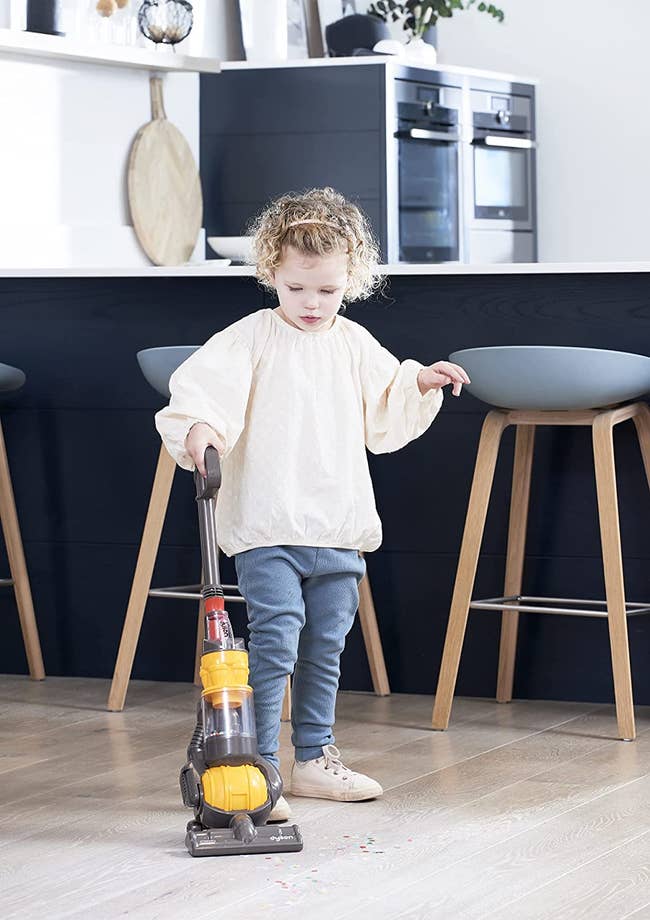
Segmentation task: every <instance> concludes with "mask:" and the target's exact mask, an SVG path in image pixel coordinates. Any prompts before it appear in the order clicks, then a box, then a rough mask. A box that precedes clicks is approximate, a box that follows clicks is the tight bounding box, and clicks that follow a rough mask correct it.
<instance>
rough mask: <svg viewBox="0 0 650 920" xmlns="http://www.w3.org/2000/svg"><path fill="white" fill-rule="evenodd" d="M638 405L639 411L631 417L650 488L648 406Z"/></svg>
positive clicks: (649, 419)
mask: <svg viewBox="0 0 650 920" xmlns="http://www.w3.org/2000/svg"><path fill="white" fill-rule="evenodd" d="M638 407H639V411H638V412H637V414H636V415H635V416H634V417H633V421H634V427H635V428H636V436H637V438H638V439H639V447H640V448H641V457H642V458H643V466H644V468H645V476H646V479H647V481H648V488H650V408H648V406H647V405H646V404H645V403H639V404H638Z"/></svg>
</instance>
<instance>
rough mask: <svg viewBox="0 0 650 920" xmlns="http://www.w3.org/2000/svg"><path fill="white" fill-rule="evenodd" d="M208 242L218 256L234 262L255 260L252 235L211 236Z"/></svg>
mask: <svg viewBox="0 0 650 920" xmlns="http://www.w3.org/2000/svg"><path fill="white" fill-rule="evenodd" d="M208 243H209V245H210V247H211V248H212V249H213V250H214V251H215V252H216V254H217V255H218V256H223V257H224V259H232V260H233V261H234V262H249V263H250V262H252V261H253V238H252V237H251V236H209V237H208Z"/></svg>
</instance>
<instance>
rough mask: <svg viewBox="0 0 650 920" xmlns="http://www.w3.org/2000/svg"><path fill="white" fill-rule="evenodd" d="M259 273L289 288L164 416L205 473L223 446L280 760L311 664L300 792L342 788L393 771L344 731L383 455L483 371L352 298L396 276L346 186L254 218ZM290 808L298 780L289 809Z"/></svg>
mask: <svg viewBox="0 0 650 920" xmlns="http://www.w3.org/2000/svg"><path fill="white" fill-rule="evenodd" d="M253 238H254V252H255V258H256V264H257V276H258V278H259V280H260V282H261V283H262V284H263V285H264V286H266V287H267V288H269V289H273V290H274V291H275V292H276V294H277V299H278V306H277V307H275V308H274V309H264V310H258V311H257V312H255V313H252V314H250V315H248V316H245V317H244V318H243V319H241V320H239V321H238V322H236V323H233V324H232V325H231V326H228V327H227V328H226V329H223V330H222V331H221V332H218V333H217V334H216V335H214V336H213V337H212V338H211V339H209V341H208V342H206V344H205V345H203V347H202V348H200V349H199V350H198V351H197V352H195V353H194V354H193V355H192V356H191V357H190V358H189V359H188V360H187V361H185V363H184V364H183V365H181V366H180V367H179V368H178V369H177V370H176V371H175V373H174V374H173V375H172V377H171V380H170V384H169V387H170V391H171V400H170V403H169V406H167V407H166V408H164V409H162V410H161V411H160V412H158V414H157V415H156V426H157V428H158V431H159V432H160V435H161V437H162V439H163V441H164V443H165V445H166V447H167V449H168V451H169V452H170V454H171V455H172V457H174V459H175V460H176V462H177V463H178V464H179V465H180V466H182V467H184V468H185V469H192V468H193V467H194V466H196V467H197V468H198V469H199V470H200V472H201V473H203V474H205V469H204V460H203V458H204V453H205V449H206V447H207V446H208V445H213V446H214V447H216V448H217V450H218V451H219V453H220V455H221V457H222V473H223V479H222V485H221V488H220V490H219V495H218V499H217V535H218V539H219V544H220V547H221V549H222V550H223V551H224V552H225V553H226V554H227V555H228V556H234V557H235V565H236V569H237V580H238V584H239V588H240V591H241V593H242V595H243V597H244V599H245V600H246V605H247V610H248V619H249V627H250V632H249V664H250V683H251V686H252V687H253V690H254V693H255V717H256V723H257V737H258V745H259V751H260V754H261V755H262V756H263V757H265V758H267V759H268V760H269V761H271V762H272V763H274V764H275V765H276V766H278V765H279V762H278V746H279V740H278V739H279V732H280V715H281V710H282V700H283V695H284V691H285V686H286V677H287V675H288V674H292V675H293V687H292V703H293V706H292V729H293V730H292V737H291V740H292V743H293V746H294V748H295V762H294V764H293V767H292V772H291V792H292V794H293V795H298V796H299V795H304V796H315V797H318V798H326V799H334V800H338V801H345V802H350V801H362V800H365V799H371V798H376V797H377V796H380V795H381V794H382V788H381V786H380V785H379V783H377V782H376V781H375V780H373V779H371V778H370V777H368V776H364V775H363V774H360V773H355V772H353V771H352V770H351V769H349V768H348V767H346V766H344V764H343V763H342V762H341V759H340V754H339V751H338V750H337V749H336V748H335V747H334V735H333V734H332V726H333V724H334V715H335V703H336V693H337V689H338V682H339V659H340V657H341V652H342V651H343V647H344V644H345V638H346V636H347V634H348V632H349V630H350V628H351V626H352V623H353V621H354V617H355V614H356V611H357V607H358V601H359V596H358V584H359V582H360V581H361V579H362V578H363V575H364V572H365V562H364V559H363V557H362V556H361V552H370V551H372V550H375V549H377V547H378V546H379V545H380V543H381V522H380V520H379V517H378V514H377V510H376V507H375V500H374V494H373V488H372V482H371V479H370V472H369V469H368V461H367V455H366V448H368V450H370V451H372V452H373V453H385V452H388V451H394V450H398V449H399V448H400V447H403V446H404V445H405V444H407V443H408V442H409V441H412V440H413V439H414V438H417V437H419V436H420V435H421V434H422V433H423V432H424V431H426V429H427V428H428V427H429V425H430V424H431V422H432V421H433V419H434V418H435V416H436V414H437V413H438V411H439V409H440V406H441V403H442V387H444V386H445V385H447V384H451V385H452V388H453V393H454V395H455V396H458V395H459V393H460V391H461V387H462V384H463V383H469V379H468V377H467V374H466V373H465V372H464V370H463V369H462V368H461V367H459V366H458V365H455V364H451V363H449V362H447V361H438V362H437V363H435V364H432V365H431V366H429V367H424V366H423V365H421V364H419V363H418V362H417V361H413V360H407V361H403V362H402V363H401V364H400V362H399V361H398V360H397V359H396V358H395V357H393V355H391V354H390V353H389V352H388V351H387V350H386V349H385V348H383V347H382V346H381V345H380V344H379V342H377V340H376V339H374V338H373V336H372V335H371V334H370V333H369V332H368V331H367V330H366V329H364V327H363V326H360V325H358V324H357V323H355V322H353V321H352V320H350V319H348V318H347V317H345V316H344V315H342V314H343V311H344V309H345V308H344V306H343V304H344V303H347V302H349V301H353V300H357V299H360V298H364V297H367V296H368V295H369V294H370V293H371V292H372V291H373V289H375V288H376V286H377V285H378V284H379V281H380V279H379V278H378V276H377V274H376V272H375V269H376V266H377V263H378V252H377V247H376V244H375V242H374V240H373V236H372V233H371V231H370V228H369V225H368V222H367V219H366V218H365V216H364V215H363V214H362V212H361V211H360V210H359V209H358V208H357V207H356V206H355V205H354V204H352V203H350V202H349V201H347V200H346V199H345V198H343V197H342V196H341V195H339V194H338V193H336V192H335V191H333V190H332V189H328V188H325V189H313V190H311V191H309V192H306V193H304V194H300V195H285V196H283V197H281V198H279V199H277V200H276V201H274V202H272V203H271V204H270V205H269V206H268V207H267V208H266V209H265V210H264V212H263V213H262V214H261V215H260V216H259V217H258V218H257V220H256V221H255V223H254V226H253ZM289 817H290V809H289V805H288V803H287V802H286V800H285V799H284V798H281V799H280V800H279V802H278V803H277V805H276V807H275V809H274V811H273V813H272V815H271V818H272V819H273V820H283V819H288V818H289Z"/></svg>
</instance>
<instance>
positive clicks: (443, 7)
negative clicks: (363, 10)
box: [368, 0, 505, 63]
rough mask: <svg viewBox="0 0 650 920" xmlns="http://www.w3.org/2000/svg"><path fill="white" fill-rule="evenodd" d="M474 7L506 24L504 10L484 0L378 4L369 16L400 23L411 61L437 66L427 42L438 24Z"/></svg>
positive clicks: (412, 0)
mask: <svg viewBox="0 0 650 920" xmlns="http://www.w3.org/2000/svg"><path fill="white" fill-rule="evenodd" d="M472 6H476V8H477V10H478V11H479V12H481V13H487V14H488V15H489V16H492V17H493V18H494V19H496V20H497V22H503V20H504V18H505V14H504V12H503V10H502V9H499V7H496V6H495V5H494V4H493V3H485V2H484V0H402V2H400V0H376V2H375V3H371V4H370V6H369V7H368V14H369V15H370V16H376V17H377V18H378V19H382V20H383V21H384V22H399V21H400V20H401V22H402V28H403V29H404V31H405V32H406V33H407V36H408V39H407V40H408V47H409V57H417V58H419V59H420V60H423V61H426V62H428V63H435V60H436V53H435V48H434V47H433V44H429V43H428V42H427V38H431V37H433V35H434V34H435V33H433V29H435V26H436V23H437V22H438V20H439V19H450V18H451V17H452V16H453V15H454V13H455V12H456V10H468V9H470V7H472Z"/></svg>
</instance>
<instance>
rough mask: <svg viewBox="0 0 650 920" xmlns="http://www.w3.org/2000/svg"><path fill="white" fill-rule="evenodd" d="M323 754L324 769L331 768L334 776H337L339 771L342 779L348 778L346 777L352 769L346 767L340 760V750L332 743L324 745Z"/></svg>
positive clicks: (350, 773)
mask: <svg viewBox="0 0 650 920" xmlns="http://www.w3.org/2000/svg"><path fill="white" fill-rule="evenodd" d="M323 756H324V758H325V769H326V770H332V772H333V773H334V776H338V775H339V773H342V774H343V779H348V777H349V776H351V775H352V770H351V769H350V768H349V767H346V766H345V764H344V763H343V762H342V761H341V752H340V751H339V749H338V748H337V747H335V746H334V745H333V744H326V745H325V747H324V748H323Z"/></svg>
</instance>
